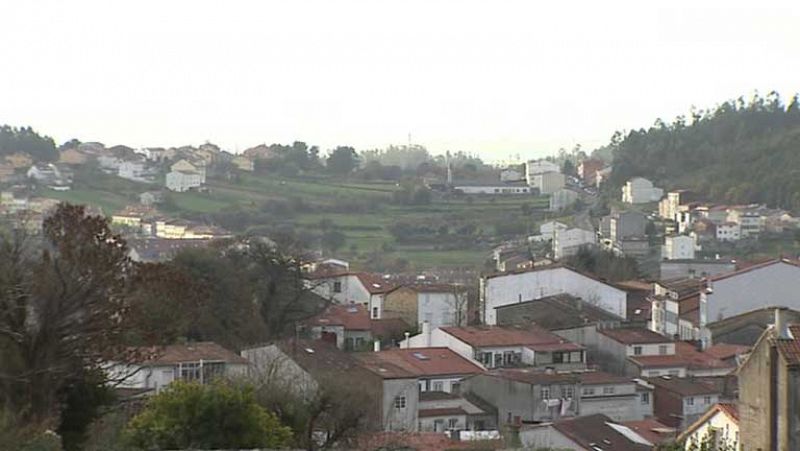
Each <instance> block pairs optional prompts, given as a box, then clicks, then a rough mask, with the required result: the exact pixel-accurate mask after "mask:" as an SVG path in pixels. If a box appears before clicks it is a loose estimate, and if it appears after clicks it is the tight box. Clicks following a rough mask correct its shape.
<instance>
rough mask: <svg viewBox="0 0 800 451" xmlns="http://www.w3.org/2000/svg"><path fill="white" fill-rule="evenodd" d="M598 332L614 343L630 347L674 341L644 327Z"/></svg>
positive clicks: (601, 330)
mask: <svg viewBox="0 0 800 451" xmlns="http://www.w3.org/2000/svg"><path fill="white" fill-rule="evenodd" d="M597 332H598V333H601V334H603V335H605V336H606V337H608V338H611V339H612V340H614V341H618V342H620V343H623V344H628V345H634V344H635V345H638V344H651V343H671V342H672V340H670V339H669V338H667V337H664V336H663V335H659V334H657V333H655V332H653V331H652V330H650V329H645V328H643V327H624V328H620V329H600V330H598V331H597Z"/></svg>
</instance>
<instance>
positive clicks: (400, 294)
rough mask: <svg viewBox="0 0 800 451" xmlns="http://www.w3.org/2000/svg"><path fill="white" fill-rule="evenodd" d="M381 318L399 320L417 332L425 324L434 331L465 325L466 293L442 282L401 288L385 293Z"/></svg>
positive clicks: (459, 287) (455, 286)
mask: <svg viewBox="0 0 800 451" xmlns="http://www.w3.org/2000/svg"><path fill="white" fill-rule="evenodd" d="M383 316H384V317H386V318H395V317H396V318H402V319H403V320H404V321H405V322H406V323H408V324H411V325H414V326H416V327H417V329H420V328H422V323H423V322H425V321H427V322H428V324H430V326H431V328H434V329H435V328H437V327H441V326H465V325H466V323H467V290H466V287H464V286H462V285H456V284H445V283H415V284H406V285H400V286H397V287H395V288H394V289H392V290H391V291H389V292H387V293H386V297H385V300H384V305H383Z"/></svg>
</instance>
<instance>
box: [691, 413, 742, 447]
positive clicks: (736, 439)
mask: <svg viewBox="0 0 800 451" xmlns="http://www.w3.org/2000/svg"><path fill="white" fill-rule="evenodd" d="M678 442H681V443H683V446H684V449H685V450H686V451H691V450H693V449H701V448H702V447H703V446H706V447H707V448H710V449H729V450H733V451H738V450H740V449H741V443H740V442H741V440H740V434H739V409H738V407H737V405H736V404H733V403H718V404H714V406H712V407H711V409H709V410H708V411H707V412H706V413H705V414H703V416H702V417H700V419H698V420H697V421H695V422H694V423H693V424H692V425H691V426H689V427H688V428H687V429H686V430H685V431H683V433H682V434H681V435H680V436H679V437H678Z"/></svg>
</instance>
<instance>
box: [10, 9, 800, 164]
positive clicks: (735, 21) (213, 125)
mask: <svg viewBox="0 0 800 451" xmlns="http://www.w3.org/2000/svg"><path fill="white" fill-rule="evenodd" d="M4 3H6V4H5V5H4V6H3V9H4V15H5V16H6V18H8V19H10V20H7V23H6V26H5V27H4V28H2V29H0V39H2V42H4V43H8V45H7V46H5V51H6V55H5V57H6V58H5V61H6V62H7V66H6V70H4V71H2V72H0V81H2V84H0V123H7V124H10V125H30V126H32V127H34V128H35V129H37V130H38V131H40V132H41V133H45V134H47V135H50V136H53V138H54V139H55V140H56V141H57V142H58V143H61V142H63V141H66V140H68V139H70V138H78V139H80V140H82V141H102V142H104V143H106V144H109V145H113V144H125V145H129V146H132V147H149V146H179V145H187V144H193V145H198V144H201V143H203V142H205V141H211V142H214V143H216V144H219V145H220V146H222V147H223V148H226V149H228V150H231V151H237V150H238V151H241V150H244V149H245V148H247V147H250V146H253V145H257V144H260V143H267V144H270V143H276V142H277V143H290V142H292V141H294V140H302V141H305V142H307V143H309V144H314V145H319V146H320V148H321V149H323V151H324V150H326V149H329V148H333V147H335V146H337V145H351V146H353V147H355V148H356V149H358V150H366V149H371V148H381V147H386V146H388V145H391V144H405V143H407V142H408V140H409V134H410V137H411V141H412V142H413V143H416V144H422V145H425V146H426V147H427V148H428V149H429V150H430V151H431V152H432V153H442V152H444V151H447V150H450V151H459V150H461V151H465V152H471V153H478V154H480V155H481V156H482V157H483V158H484V159H486V160H498V159H504V158H507V157H509V156H511V155H516V154H519V155H520V156H521V157H522V158H523V159H524V158H533V157H539V156H545V155H550V154H553V153H555V152H556V151H557V150H558V148H560V147H564V148H571V147H573V146H574V145H575V144H581V145H582V146H583V148H584V149H587V150H590V149H593V148H595V147H597V146H600V145H603V144H605V143H606V142H607V141H608V139H609V137H610V136H611V134H612V133H613V132H614V131H615V130H623V129H624V130H630V129H634V128H640V127H647V126H649V125H651V124H652V123H653V122H654V121H655V119H656V118H662V119H664V120H671V119H672V118H674V117H675V116H677V115H679V114H686V113H687V112H688V110H689V108H690V107H691V106H692V105H694V106H696V107H698V108H710V107H713V106H714V105H716V104H718V103H720V102H722V101H725V100H728V99H731V98H736V97H739V96H741V95H744V96H750V95H751V94H752V93H753V92H754V91H758V92H759V93H761V94H766V93H768V92H769V91H772V90H775V91H778V92H779V93H780V94H781V95H782V96H783V97H784V99H787V98H788V97H790V96H791V95H792V94H794V93H795V92H796V91H798V90H800V88H799V87H798V84H797V79H796V77H797V74H798V73H800V58H798V54H800V29H799V28H798V27H797V26H796V24H797V22H798V19H800V5H798V4H797V2H769V1H768V2H760V3H758V4H755V5H751V4H749V3H744V2H716V1H715V2H707V3H703V4H702V5H697V4H696V3H695V2H684V1H680V2H675V3H672V4H670V5H659V6H654V5H643V4H638V3H634V2H624V3H617V4H615V5H614V6H609V5H607V4H595V3H582V2H575V3H571V4H570V5H534V4H530V3H528V2H503V3H499V4H498V3H491V4H490V3H488V2H485V3H477V2H458V3H457V4H456V3H445V2H436V1H433V2H431V1H428V2H418V1H411V2H403V3H383V2H381V3H376V2H357V1H340V2H323V1H309V2H286V3H279V2H255V1H253V2H245V1H237V2H229V3H225V4H224V6H221V5H222V4H221V3H219V4H218V3H215V2H208V1H202V2H184V1H180V2H178V1H176V2H152V1H145V2H137V3H135V4H110V3H107V2H99V1H80V2H69V3H67V2H56V1H42V2H35V3H33V2H31V4H28V3H27V2H13V3H12V2H4Z"/></svg>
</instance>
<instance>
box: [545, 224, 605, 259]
mask: <svg viewBox="0 0 800 451" xmlns="http://www.w3.org/2000/svg"><path fill="white" fill-rule="evenodd" d="M595 244H597V234H596V233H595V232H594V230H584V229H579V228H573V229H567V230H556V233H555V239H554V240H553V257H554V258H555V259H556V260H562V259H565V258H567V257H571V256H573V255H575V254H577V253H578V250H580V248H581V247H584V246H594V245H595Z"/></svg>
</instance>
